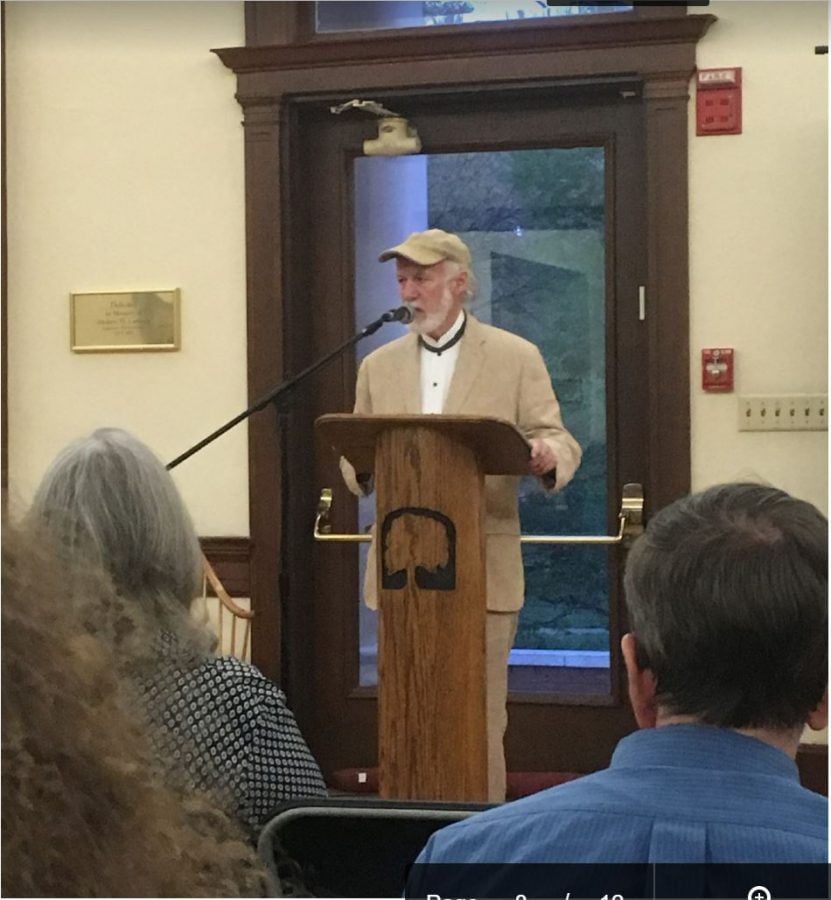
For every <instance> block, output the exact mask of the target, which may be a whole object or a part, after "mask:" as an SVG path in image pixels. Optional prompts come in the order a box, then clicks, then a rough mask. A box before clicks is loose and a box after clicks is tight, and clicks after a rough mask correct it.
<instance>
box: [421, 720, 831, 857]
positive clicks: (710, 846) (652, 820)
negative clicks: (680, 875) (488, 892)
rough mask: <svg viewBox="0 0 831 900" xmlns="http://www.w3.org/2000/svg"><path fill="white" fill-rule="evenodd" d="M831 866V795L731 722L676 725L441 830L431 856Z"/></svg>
mask: <svg viewBox="0 0 831 900" xmlns="http://www.w3.org/2000/svg"><path fill="white" fill-rule="evenodd" d="M761 861H770V862H776V863H825V862H827V861H828V801H827V799H826V798H825V797H822V796H821V795H819V794H816V793H814V792H812V791H809V790H807V789H806V788H803V787H802V786H801V785H800V783H799V776H798V770H797V767H796V763H795V762H794V761H793V760H792V759H791V758H790V757H788V756H787V755H786V754H785V753H783V752H782V751H780V750H777V749H776V748H775V747H772V746H770V745H768V744H765V743H763V742H762V741H759V740H756V739H755V738H751V737H746V736H745V735H742V734H738V733H737V732H735V731H731V730H729V729H722V728H715V727H710V726H702V725H666V726H662V727H660V728H653V729H646V730H642V731H637V732H635V733H633V734H631V735H629V736H628V737H626V738H624V739H623V740H622V741H621V742H620V743H619V744H618V746H617V749H616V750H615V752H614V755H613V756H612V761H611V765H610V767H609V768H608V769H604V770H603V771H600V772H595V773H593V774H591V775H587V776H585V777H584V778H579V779H577V780H576V781H572V782H569V783H567V784H563V785H559V786H557V787H554V788H550V789H548V790H546V791H542V792H540V793H538V794H534V795H532V796H530V797H526V798H524V799H522V800H517V801H514V802H512V803H507V804H505V805H503V806H499V807H497V808H495V809H492V810H488V811H487V812H484V813H481V814H478V815H475V816H473V817H471V818H469V819H466V820H465V821H463V822H459V823H457V824H455V825H451V826H450V827H448V828H444V829H442V830H441V831H439V832H436V834H434V835H433V836H432V837H431V838H430V840H429V842H428V843H427V845H426V847H425V848H424V850H422V852H421V855H420V856H419V858H418V862H420V863H592V862H595V863H758V862H761Z"/></svg>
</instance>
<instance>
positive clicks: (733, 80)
mask: <svg viewBox="0 0 831 900" xmlns="http://www.w3.org/2000/svg"><path fill="white" fill-rule="evenodd" d="M696 87H697V91H696V95H695V124H696V129H695V133H696V134H699V135H701V134H741V133H742V70H741V68H740V67H739V68H732V69H699V70H698V73H697V75H696Z"/></svg>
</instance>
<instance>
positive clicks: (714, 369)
mask: <svg viewBox="0 0 831 900" xmlns="http://www.w3.org/2000/svg"><path fill="white" fill-rule="evenodd" d="M701 387H702V388H704V390H705V391H715V392H717V393H718V392H721V393H726V392H729V391H732V390H733V348H732V347H718V348H713V349H710V350H702V351H701Z"/></svg>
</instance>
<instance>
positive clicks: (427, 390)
mask: <svg viewBox="0 0 831 900" xmlns="http://www.w3.org/2000/svg"><path fill="white" fill-rule="evenodd" d="M464 321H465V313H464V310H460V312H459V315H458V317H457V319H456V321H455V322H454V323H453V324H452V325H451V326H450V328H449V329H448V330H447V331H446V332H445V333H444V334H443V335H442V336H441V337H440V338H439V340H437V341H435V340H433V338H431V337H430V336H429V335H427V334H422V335H421V340H422V342H423V343H422V345H421V346H420V347H419V351H418V352H419V355H420V363H421V366H420V368H421V411H422V413H436V414H437V413H440V412H441V411H442V410H443V409H444V403H445V400H447V392H448V391H449V390H450V382H451V380H452V378H453V372H454V371H455V369H456V360H457V359H458V358H459V345H460V344H461V341H457V342H456V343H455V344H454V345H453V346H452V347H450V349H448V350H442V349H441V348H442V347H444V346H445V344H448V343H450V341H452V340H453V338H454V337H456V335H457V334H458V333H459V329H460V328H461V327H462V325H463V324H464ZM424 344H427V345H428V346H430V347H436V348H437V349H438V350H439V351H440V352H438V353H434V352H431V351H430V350H427V349H426V348H425V347H424Z"/></svg>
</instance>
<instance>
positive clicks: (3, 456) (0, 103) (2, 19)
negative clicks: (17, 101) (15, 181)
mask: <svg viewBox="0 0 831 900" xmlns="http://www.w3.org/2000/svg"><path fill="white" fill-rule="evenodd" d="M6 224H7V218H6V4H5V3H2V4H0V420H2V422H3V427H2V429H0V491H2V507H3V511H4V512H5V509H6V503H7V501H8V491H9V363H8V359H9V334H8V311H7V310H8V305H9V282H8V271H9V256H8V245H7V243H6V232H7V227H6Z"/></svg>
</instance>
